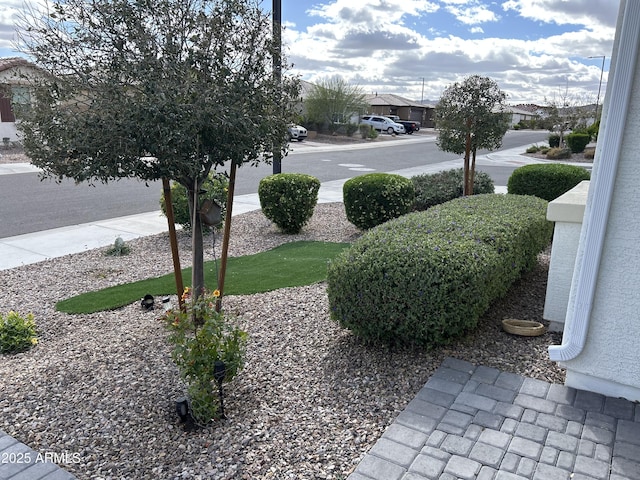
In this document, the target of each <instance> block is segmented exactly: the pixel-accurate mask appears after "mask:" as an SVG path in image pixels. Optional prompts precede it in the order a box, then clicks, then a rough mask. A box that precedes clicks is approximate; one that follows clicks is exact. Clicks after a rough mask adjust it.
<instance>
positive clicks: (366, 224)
mask: <svg viewBox="0 0 640 480" xmlns="http://www.w3.org/2000/svg"><path fill="white" fill-rule="evenodd" d="M342 195H343V202H344V209H345V212H346V214H347V220H349V221H350V222H351V223H353V224H354V225H355V226H356V227H358V228H360V229H361V230H368V229H370V228H373V227H375V226H376V225H380V224H381V223H384V222H386V221H388V220H391V219H393V218H397V217H399V216H401V215H404V214H406V213H409V212H410V211H411V209H412V208H413V203H414V198H415V190H414V188H413V182H412V181H411V179H409V178H406V177H403V176H401V175H395V174H392V173H368V174H366V175H360V176H358V177H354V178H351V179H349V180H347V181H346V182H345V183H344V186H343V188H342Z"/></svg>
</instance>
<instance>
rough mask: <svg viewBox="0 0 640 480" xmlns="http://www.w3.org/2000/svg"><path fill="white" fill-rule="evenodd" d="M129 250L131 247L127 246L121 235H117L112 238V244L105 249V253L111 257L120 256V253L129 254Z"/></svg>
mask: <svg viewBox="0 0 640 480" xmlns="http://www.w3.org/2000/svg"><path fill="white" fill-rule="evenodd" d="M130 252H131V248H129V246H128V245H127V244H126V243H124V240H123V239H122V237H118V238H116V239H115V240H114V242H113V245H111V246H110V247H109V248H108V249H107V251H106V252H105V255H109V256H111V257H120V256H122V255H129V253H130Z"/></svg>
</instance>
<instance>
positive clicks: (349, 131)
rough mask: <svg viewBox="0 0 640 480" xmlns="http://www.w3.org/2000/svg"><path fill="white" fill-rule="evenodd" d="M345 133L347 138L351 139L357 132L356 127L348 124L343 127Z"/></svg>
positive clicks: (353, 124)
mask: <svg viewBox="0 0 640 480" xmlns="http://www.w3.org/2000/svg"><path fill="white" fill-rule="evenodd" d="M345 131H346V133H347V137H353V134H354V133H356V132H357V131H358V125H356V124H355V123H351V122H349V123H347V124H346V125H345Z"/></svg>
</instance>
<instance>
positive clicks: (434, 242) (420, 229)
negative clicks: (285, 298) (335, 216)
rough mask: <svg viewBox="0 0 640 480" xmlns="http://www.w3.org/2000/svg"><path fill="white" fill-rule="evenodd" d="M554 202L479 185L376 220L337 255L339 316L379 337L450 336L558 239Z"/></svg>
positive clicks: (335, 307) (331, 272)
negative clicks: (475, 190) (550, 210)
mask: <svg viewBox="0 0 640 480" xmlns="http://www.w3.org/2000/svg"><path fill="white" fill-rule="evenodd" d="M546 210H547V202H546V201H544V200H541V199H539V198H536V197H531V196H516V195H492V194H489V195H474V196H470V197H462V198H458V199H455V200H452V201H450V202H446V203H443V204H441V205H439V206H435V207H432V208H431V209H429V210H426V211H422V212H415V213H410V214H408V215H405V216H403V217H401V218H398V219H395V220H391V221H389V222H387V223H385V224H382V225H380V226H378V227H376V228H373V229H371V230H370V231H368V232H366V233H365V234H364V235H363V236H362V237H361V238H360V239H359V240H357V241H356V242H355V243H354V244H353V246H352V247H351V248H349V249H348V250H345V251H344V252H343V253H342V254H340V255H339V256H338V257H336V258H335V259H334V260H333V261H332V262H331V264H330V265H329V269H328V275H327V282H328V286H327V292H328V297H329V305H330V311H331V316H332V318H333V319H334V320H336V321H338V322H339V323H340V325H342V326H343V327H346V328H348V329H351V330H352V331H353V332H354V333H355V334H356V335H358V336H359V337H362V338H363V339H365V340H367V341H369V342H372V343H384V344H391V345H394V344H406V343H415V344H419V345H424V346H433V345H439V344H443V343H447V342H449V341H450V340H451V339H453V338H455V337H457V336H458V335H460V334H462V333H463V332H465V331H467V330H468V329H470V328H473V327H474V326H476V324H477V322H478V319H479V318H480V316H481V315H482V314H483V313H484V312H485V311H486V310H487V308H488V307H489V305H490V303H491V302H492V301H494V300H495V299H497V298H499V297H501V296H502V295H504V294H505V293H506V292H507V290H508V289H509V287H510V286H511V285H512V283H513V282H514V281H515V280H516V279H517V278H519V277H520V275H521V274H522V272H523V271H525V270H527V269H530V268H532V267H533V265H535V263H536V259H537V254H538V253H539V252H540V251H541V250H543V249H544V248H545V247H546V246H547V245H548V244H549V242H550V240H551V234H552V224H551V222H548V221H547V220H546Z"/></svg>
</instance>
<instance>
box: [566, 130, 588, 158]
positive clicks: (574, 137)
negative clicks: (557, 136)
mask: <svg viewBox="0 0 640 480" xmlns="http://www.w3.org/2000/svg"><path fill="white" fill-rule="evenodd" d="M565 139H566V141H567V146H568V147H569V149H570V150H571V152H572V153H582V152H583V151H584V148H585V147H586V146H587V145H588V144H589V142H590V141H591V136H590V135H589V134H588V133H576V132H574V133H570V134H568V135H567V136H566V137H565Z"/></svg>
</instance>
